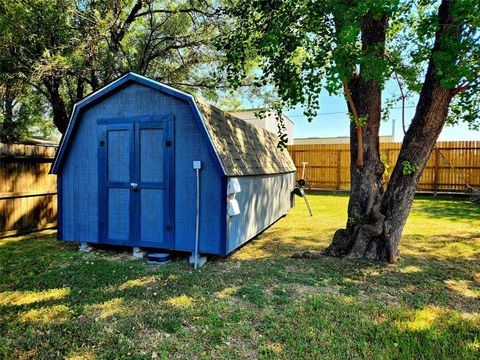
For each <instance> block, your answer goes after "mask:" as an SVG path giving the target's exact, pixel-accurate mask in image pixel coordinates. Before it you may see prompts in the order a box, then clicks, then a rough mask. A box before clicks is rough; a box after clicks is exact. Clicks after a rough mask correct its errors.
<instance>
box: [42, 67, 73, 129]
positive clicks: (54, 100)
mask: <svg viewBox="0 0 480 360" xmlns="http://www.w3.org/2000/svg"><path fill="white" fill-rule="evenodd" d="M43 83H44V85H45V87H46V88H47V92H48V96H49V99H48V100H49V101H50V105H52V112H53V123H54V124H55V126H56V127H57V129H58V131H60V132H61V133H62V134H64V133H65V131H66V130H67V126H68V112H67V107H66V105H65V102H64V101H63V98H62V96H61V95H60V79H59V78H58V77H55V76H50V77H48V78H45V79H44V80H43Z"/></svg>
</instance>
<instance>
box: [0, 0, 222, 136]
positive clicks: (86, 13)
mask: <svg viewBox="0 0 480 360" xmlns="http://www.w3.org/2000/svg"><path fill="white" fill-rule="evenodd" d="M220 15H221V10H220V9H218V8H216V7H214V6H213V4H212V3H211V2H210V1H206V0H171V1H153V0H106V1H94V0H92V1H78V0H55V1H50V0H35V1H34V0H26V1H21V2H11V1H7V0H0V96H1V99H2V105H3V106H2V112H1V116H2V118H3V119H2V122H3V128H4V131H3V134H5V136H3V139H4V140H13V141H14V140H15V138H18V136H20V133H21V131H20V130H21V129H20V128H19V124H20V117H21V115H20V111H19V109H20V108H21V107H24V108H25V106H26V102H25V101H23V100H24V99H26V98H28V99H29V101H30V102H32V101H33V102H35V103H39V104H42V106H40V107H36V108H33V107H32V106H29V109H30V110H29V111H34V112H35V114H36V115H35V116H37V117H40V118H42V119H43V118H46V117H48V116H50V115H51V116H52V117H53V120H54V123H55V125H56V127H57V128H58V129H59V130H60V131H61V132H64V131H65V129H66V126H67V122H68V117H69V113H70V111H71V108H72V106H73V104H74V103H75V102H77V101H78V100H80V99H81V98H83V97H84V96H85V95H86V94H88V93H90V92H91V91H94V90H96V89H98V88H99V87H101V86H103V85H105V84H106V83H108V82H110V81H112V80H113V79H115V78H116V77H118V76H119V75H121V74H123V73H125V72H127V71H135V72H137V73H140V74H144V75H147V76H150V77H153V78H155V79H157V80H160V81H162V82H164V83H166V84H168V85H171V86H174V87H178V88H181V89H184V90H188V91H194V92H201V93H202V94H203V95H205V96H206V97H209V98H212V97H215V96H216V94H217V90H218V89H217V87H216V86H217V84H218V79H219V76H218V74H217V73H215V70H216V68H217V66H216V64H217V60H218V51H217V50H216V49H215V47H214V46H213V42H214V41H215V39H216V37H217V36H218V34H219V31H220V29H221V27H222V22H223V18H222V17H221V16H220ZM220 74H221V73H220ZM33 97H35V98H36V100H31V99H32V98H33ZM48 111H50V114H49V113H48ZM7 135H8V136H7Z"/></svg>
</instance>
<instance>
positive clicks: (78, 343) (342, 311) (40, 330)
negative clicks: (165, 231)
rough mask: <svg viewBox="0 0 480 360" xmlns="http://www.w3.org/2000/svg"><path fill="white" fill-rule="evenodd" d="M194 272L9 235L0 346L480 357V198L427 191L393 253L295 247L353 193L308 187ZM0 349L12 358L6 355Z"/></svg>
mask: <svg viewBox="0 0 480 360" xmlns="http://www.w3.org/2000/svg"><path fill="white" fill-rule="evenodd" d="M310 201H311V204H312V207H313V211H314V214H315V216H314V217H313V218H310V217H308V216H307V211H306V209H305V206H304V204H303V203H302V202H300V201H298V202H297V206H296V208H295V209H293V210H292V211H291V212H290V213H289V214H288V215H287V216H286V217H284V218H283V219H281V220H280V221H278V222H277V223H276V224H275V225H274V226H272V227H271V228H270V229H268V230H267V231H265V232H264V233H263V234H262V235H260V236H259V237H258V238H256V239H255V240H254V241H251V242H250V243H249V244H247V245H246V246H244V247H243V248H241V249H240V250H239V251H237V252H236V253H234V254H233V255H231V256H230V257H228V258H226V259H222V258H216V259H211V260H210V261H209V262H208V263H207V265H205V266H204V267H203V268H201V269H200V270H198V271H196V272H193V271H192V269H191V267H190V266H189V265H188V264H187V261H186V259H185V258H183V259H181V258H180V259H178V260H175V261H172V262H171V263H169V264H166V265H163V266H149V265H147V264H146V263H145V262H143V261H138V260H131V259H130V257H129V256H128V255H129V254H127V253H122V252H119V251H118V250H116V251H115V250H97V251H95V252H92V253H80V252H79V251H78V250H77V246H78V245H77V244H73V243H63V242H58V241H56V240H55V235H54V234H52V233H50V234H49V233H41V234H36V235H29V236H24V237H16V238H9V239H4V240H0V358H40V359H43V358H46V359H50V358H67V359H97V358H98V359H112V358H138V359H152V358H153V359H155V358H159V359H160V358H187V359H194V358H204V359H208V358H225V359H235V358H287V359H299V358H307V359H318V358H336V359H340V358H344V359H353V358H366V359H374V358H378V359H389V358H395V359H398V358H417V359H418V358H431V359H439V358H445V359H453V358H457V359H469V358H471V359H473V358H476V359H478V358H479V357H480V207H478V206H476V205H473V204H471V203H469V202H468V201H464V200H458V199H455V200H449V199H446V198H437V199H434V198H427V197H423V198H418V199H416V200H415V203H414V207H413V211H412V214H411V216H410V218H409V220H408V223H407V226H406V228H405V231H404V236H403V240H402V245H401V253H402V258H401V260H400V262H399V263H398V264H395V265H387V266H380V265H378V264H375V263H368V262H362V261H357V262H347V261H343V260H338V259H333V258H327V257H325V258H322V259H320V260H300V259H290V258H289V256H290V255H291V254H292V253H293V252H295V251H298V250H307V249H314V250H315V249H321V248H324V247H325V246H327V245H328V243H329V241H330V239H331V237H332V235H333V232H334V231H335V229H337V228H338V227H341V226H343V224H344V223H345V220H346V210H345V209H346V205H347V201H348V198H347V197H346V196H343V195H311V196H310ZM2 355H3V356H2Z"/></svg>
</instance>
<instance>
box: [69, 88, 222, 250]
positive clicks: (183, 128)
mask: <svg viewBox="0 0 480 360" xmlns="http://www.w3.org/2000/svg"><path fill="white" fill-rule="evenodd" d="M165 114H173V115H174V118H175V141H174V146H175V175H174V176H175V204H176V206H175V209H174V210H175V225H174V231H175V249H176V250H187V251H191V250H192V249H193V241H194V236H195V207H194V204H195V196H196V194H195V191H196V190H195V172H194V170H193V168H192V162H193V160H201V161H202V165H203V168H202V173H201V176H202V182H201V184H202V185H201V199H202V201H203V204H205V206H206V210H205V211H202V214H201V226H200V243H201V245H202V246H201V248H200V251H202V252H206V253H213V254H217V253H219V251H220V239H221V220H220V219H221V218H220V216H223V215H220V213H221V211H220V207H221V201H222V200H221V199H222V197H221V196H222V194H221V186H222V177H221V174H220V171H219V168H218V166H217V164H216V162H215V161H217V160H216V159H215V158H214V155H213V152H212V151H211V145H210V143H208V140H207V138H206V136H205V134H204V130H203V129H202V128H201V127H200V125H199V124H198V122H197V121H196V120H195V119H194V116H193V112H192V109H191V107H190V105H189V104H188V103H187V102H185V101H183V100H180V99H177V98H175V97H173V96H170V95H167V94H164V93H161V92H159V91H157V90H154V89H152V88H150V87H147V86H143V85H140V84H135V83H134V84H130V85H128V86H126V87H125V88H123V89H121V90H119V91H118V92H115V93H113V94H111V95H110V96H108V97H106V98H104V99H102V100H101V101H100V102H98V103H97V104H95V105H93V106H92V107H89V108H88V109H86V110H85V111H84V112H83V114H80V116H81V119H79V121H78V124H77V129H76V131H75V134H74V136H73V137H72V141H71V145H70V149H69V152H68V154H67V156H66V159H65V163H64V166H63V168H62V190H63V196H62V205H63V206H62V209H63V211H62V220H63V221H62V225H63V229H62V230H63V239H64V240H69V241H86V242H92V243H96V242H98V239H99V234H98V129H99V126H104V125H97V120H98V119H105V118H107V119H112V118H115V119H126V118H132V117H135V116H151V115H165ZM172 210H173V209H172ZM222 219H224V218H223V217H222Z"/></svg>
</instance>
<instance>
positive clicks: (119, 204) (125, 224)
mask: <svg viewBox="0 0 480 360" xmlns="http://www.w3.org/2000/svg"><path fill="white" fill-rule="evenodd" d="M107 234H108V239H114V240H128V239H129V238H130V189H128V188H127V189H121V188H110V189H108V233H107Z"/></svg>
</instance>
